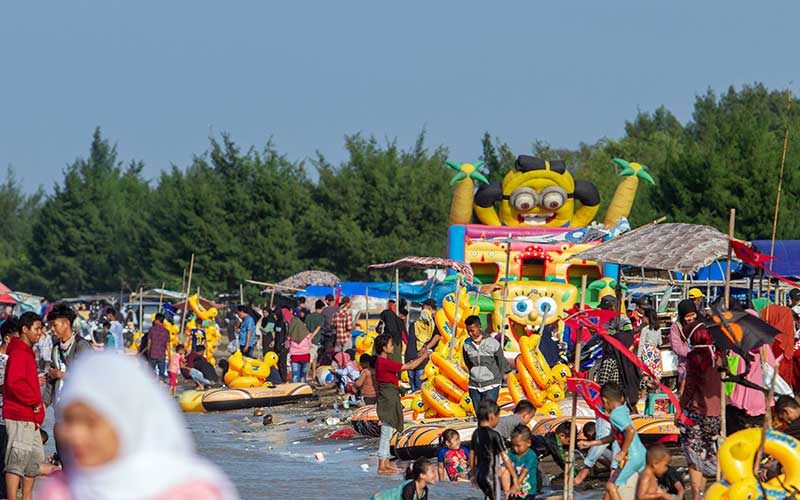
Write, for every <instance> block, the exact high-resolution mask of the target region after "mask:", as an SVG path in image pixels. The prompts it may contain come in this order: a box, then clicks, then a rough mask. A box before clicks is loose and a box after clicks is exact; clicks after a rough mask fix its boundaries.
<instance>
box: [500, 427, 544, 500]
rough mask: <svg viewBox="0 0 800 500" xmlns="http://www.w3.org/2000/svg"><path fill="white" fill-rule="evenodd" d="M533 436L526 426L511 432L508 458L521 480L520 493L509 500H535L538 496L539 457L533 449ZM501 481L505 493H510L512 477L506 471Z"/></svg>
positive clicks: (510, 496) (503, 472) (511, 496)
mask: <svg viewBox="0 0 800 500" xmlns="http://www.w3.org/2000/svg"><path fill="white" fill-rule="evenodd" d="M532 442H533V435H532V434H531V430H530V429H529V428H528V426H526V425H518V426H516V427H515V428H514V430H513V431H511V451H510V452H509V453H508V458H509V459H510V460H511V463H512V464H514V469H515V470H516V473H517V477H518V478H519V493H518V494H517V495H509V497H508V498H509V499H512V498H514V499H520V500H533V498H534V497H535V495H536V486H537V484H536V474H537V470H538V468H539V457H537V456H536V452H535V451H533V450H532V449H531V444H532ZM500 481H501V483H502V486H503V491H505V492H509V491H510V489H511V475H510V474H508V473H507V471H506V470H503V471H502V474H501V476H500Z"/></svg>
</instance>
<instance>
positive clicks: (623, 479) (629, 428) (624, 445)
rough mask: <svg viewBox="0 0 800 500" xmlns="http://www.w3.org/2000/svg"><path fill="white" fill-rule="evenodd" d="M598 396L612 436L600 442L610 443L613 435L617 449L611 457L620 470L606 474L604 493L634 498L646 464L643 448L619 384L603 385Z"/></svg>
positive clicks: (619, 498)
mask: <svg viewBox="0 0 800 500" xmlns="http://www.w3.org/2000/svg"><path fill="white" fill-rule="evenodd" d="M600 399H602V400H603V408H605V409H606V410H607V411H610V412H611V413H610V414H609V419H610V420H611V428H612V431H613V434H612V435H609V436H608V437H606V438H604V439H603V440H601V441H603V442H606V441H607V442H609V443H610V442H611V441H613V440H614V435H616V439H617V442H619V448H620V450H619V452H618V453H617V454H616V455H615V456H614V460H615V461H616V462H617V463H618V464H619V469H617V471H616V472H615V473H613V474H612V475H611V477H609V479H608V483H607V484H606V492H607V493H608V495H609V498H610V499H611V500H633V498H634V493H635V491H636V482H637V481H638V479H639V474H641V473H642V471H643V470H644V467H645V455H646V451H645V449H644V446H643V445H642V442H641V441H640V440H639V435H638V434H636V429H635V428H634V427H633V421H632V420H631V414H630V412H629V411H628V406H627V405H626V404H625V397H624V396H623V394H622V389H621V388H620V386H619V384H617V383H615V382H608V383H606V384H605V385H603V387H602V388H601V389H600ZM597 444H601V443H597Z"/></svg>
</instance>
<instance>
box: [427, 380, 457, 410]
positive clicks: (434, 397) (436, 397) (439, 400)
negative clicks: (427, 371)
mask: <svg viewBox="0 0 800 500" xmlns="http://www.w3.org/2000/svg"><path fill="white" fill-rule="evenodd" d="M422 401H424V402H425V404H426V405H427V406H428V407H429V408H430V409H431V410H435V411H436V413H437V414H438V415H439V416H440V417H466V416H467V413H466V412H465V411H464V409H463V408H462V407H461V406H460V405H459V404H457V403H453V402H452V401H450V400H449V399H447V398H446V397H444V396H442V395H441V394H439V393H438V392H436V390H435V389H434V388H433V386H432V385H431V383H430V382H425V383H423V384H422Z"/></svg>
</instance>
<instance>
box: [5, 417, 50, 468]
mask: <svg viewBox="0 0 800 500" xmlns="http://www.w3.org/2000/svg"><path fill="white" fill-rule="evenodd" d="M6 432H7V433H8V444H6V459H5V467H6V473H7V474H14V475H17V476H25V477H36V476H38V475H39V465H40V464H41V463H42V462H44V447H43V446H42V435H41V434H40V433H39V429H37V428H36V425H35V424H34V423H33V422H25V421H22V420H8V419H6Z"/></svg>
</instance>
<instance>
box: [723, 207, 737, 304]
mask: <svg viewBox="0 0 800 500" xmlns="http://www.w3.org/2000/svg"><path fill="white" fill-rule="evenodd" d="M735 225H736V209H735V208H731V211H730V215H729V218H728V239H733V228H734V227H735ZM732 260H733V247H732V246H731V244H730V243H728V262H727V264H726V266H725V307H726V308H727V307H730V300H731V262H732Z"/></svg>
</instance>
